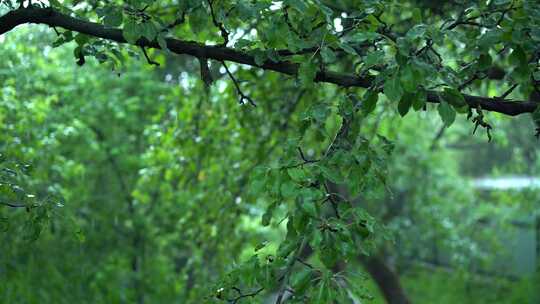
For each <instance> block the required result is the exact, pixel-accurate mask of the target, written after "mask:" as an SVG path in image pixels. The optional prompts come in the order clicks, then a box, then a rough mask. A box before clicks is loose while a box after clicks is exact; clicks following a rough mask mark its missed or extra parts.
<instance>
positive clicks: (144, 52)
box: [141, 46, 159, 66]
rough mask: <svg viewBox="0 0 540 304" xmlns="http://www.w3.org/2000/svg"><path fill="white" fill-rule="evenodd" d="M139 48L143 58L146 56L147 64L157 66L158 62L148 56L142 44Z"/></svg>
mask: <svg viewBox="0 0 540 304" xmlns="http://www.w3.org/2000/svg"><path fill="white" fill-rule="evenodd" d="M141 50H142V52H143V54H144V58H146V61H148V64H151V65H155V66H159V63H157V62H155V61H154V60H152V59H150V57H149V56H148V53H147V52H146V49H145V48H144V47H143V46H141Z"/></svg>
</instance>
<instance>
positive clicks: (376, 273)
mask: <svg viewBox="0 0 540 304" xmlns="http://www.w3.org/2000/svg"><path fill="white" fill-rule="evenodd" d="M359 260H360V262H361V263H362V265H364V267H365V269H366V271H367V272H369V274H370V276H371V277H372V278H373V280H374V281H375V283H377V286H378V287H379V290H380V291H381V293H382V295H383V296H384V298H385V300H386V302H387V303H389V304H409V303H411V301H410V300H409V298H408V297H407V294H406V293H405V291H404V290H403V288H402V287H401V284H400V282H399V276H398V275H397V274H396V273H395V272H394V271H393V270H392V269H391V268H390V267H389V266H388V265H387V264H386V263H385V262H384V260H383V259H382V258H381V257H377V256H369V257H368V256H360V258H359Z"/></svg>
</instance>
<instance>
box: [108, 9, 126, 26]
mask: <svg viewBox="0 0 540 304" xmlns="http://www.w3.org/2000/svg"><path fill="white" fill-rule="evenodd" d="M122 20H123V15H122V11H120V10H116V9H111V10H109V11H107V12H106V14H105V17H104V18H103V23H104V24H105V25H107V26H111V27H118V26H120V25H121V24H122Z"/></svg>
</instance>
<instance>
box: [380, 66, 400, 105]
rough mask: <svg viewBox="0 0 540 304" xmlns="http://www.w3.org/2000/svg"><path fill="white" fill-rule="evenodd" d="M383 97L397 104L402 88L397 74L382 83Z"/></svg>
mask: <svg viewBox="0 0 540 304" xmlns="http://www.w3.org/2000/svg"><path fill="white" fill-rule="evenodd" d="M383 91H384V95H386V97H388V99H389V100H390V101H393V102H398V101H399V100H400V99H401V96H402V95H403V88H402V87H401V84H400V81H399V78H398V73H395V74H394V75H393V76H392V77H390V78H388V79H387V80H386V82H385V83H384V89H383Z"/></svg>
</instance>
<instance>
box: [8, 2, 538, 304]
mask: <svg viewBox="0 0 540 304" xmlns="http://www.w3.org/2000/svg"><path fill="white" fill-rule="evenodd" d="M337 2H339V1H336V3H337ZM425 3H426V4H425V5H427V6H431V5H433V4H432V2H430V1H425ZM198 35H201V36H199V37H198V38H199V39H203V40H204V39H205V36H204V35H207V34H205V32H199V34H198ZM55 39H56V38H55V35H54V33H51V31H50V30H48V29H47V28H46V27H41V26H32V27H20V28H17V29H16V30H14V31H12V32H10V33H9V34H6V35H3V36H1V37H0V42H1V46H0V49H1V53H2V60H0V80H1V83H2V88H1V89H0V128H1V131H0V153H1V156H2V158H1V163H0V166H1V170H2V173H1V179H2V187H3V188H2V189H1V191H2V192H1V193H2V196H1V197H0V198H1V201H0V203H3V204H8V203H9V202H12V203H9V204H12V205H15V207H13V206H12V207H13V208H8V206H2V207H0V230H2V232H1V234H0V281H1V282H2V283H1V284H0V302H1V303H143V302H144V303H205V302H208V301H210V300H209V298H211V297H212V295H213V294H214V292H215V290H212V288H211V286H212V285H211V283H212V282H216V281H217V280H218V279H219V278H220V277H221V276H223V275H224V274H225V273H227V271H229V270H230V269H231V265H234V264H236V263H240V262H241V261H245V260H246V259H249V257H250V256H251V255H252V253H253V251H254V250H255V248H256V247H257V246H258V244H260V243H263V242H268V244H269V245H268V246H267V247H265V248H264V249H263V250H268V252H270V251H272V250H275V249H276V245H275V244H276V242H279V241H280V240H281V239H282V238H283V233H284V229H285V227H284V225H282V223H278V222H277V221H275V222H272V223H271V225H270V226H262V225H261V217H262V216H263V214H264V212H265V209H266V205H267V202H266V201H265V200H264V198H260V197H257V195H253V194H252V193H250V192H249V183H250V176H252V173H253V171H254V169H255V167H256V166H258V165H261V164H265V163H266V164H269V163H270V164H271V163H276V162H278V161H279V160H280V158H281V157H282V156H283V155H284V154H285V152H284V150H285V149H284V146H285V143H286V142H287V141H288V140H289V139H290V138H291V136H293V135H294V134H295V132H298V131H297V130H296V129H295V128H293V127H292V126H294V125H297V124H299V122H300V121H301V120H302V117H303V115H304V114H303V113H304V112H306V111H307V110H308V109H309V105H310V102H311V101H312V100H315V99H326V100H333V99H335V100H337V99H338V97H336V95H337V94H336V90H335V88H334V87H333V86H330V85H321V86H320V87H319V88H317V89H312V90H306V89H299V88H298V86H296V84H295V83H294V81H292V80H286V78H285V77H284V76H282V75H278V74H276V73H266V74H264V77H261V74H260V73H259V71H256V70H254V69H243V70H241V69H239V68H238V66H237V65H234V64H230V65H229V68H230V69H232V70H234V71H235V72H236V73H237V77H238V78H239V79H246V80H247V81H246V82H244V83H242V85H243V87H244V88H245V89H246V92H248V93H249V96H250V97H251V98H252V99H253V100H255V101H256V102H257V107H251V106H249V104H244V105H239V104H238V96H237V91H236V88H235V87H234V85H233V83H231V82H230V80H229V79H227V78H226V73H225V71H224V70H223V68H222V67H220V65H219V64H214V63H211V65H210V69H211V72H212V75H213V76H214V78H215V82H214V84H213V85H212V86H210V87H206V86H205V85H204V83H203V81H201V80H200V77H199V75H198V73H199V65H198V63H197V62H196V61H194V60H193V59H191V58H189V57H184V56H175V55H171V54H167V53H158V52H155V53H154V52H150V55H151V56H153V57H154V58H155V60H156V61H158V62H159V63H160V64H161V65H160V66H159V67H155V66H152V65H149V64H148V63H146V61H145V60H144V58H142V59H141V60H133V59H131V58H128V57H130V55H132V56H136V55H135V54H133V53H130V52H131V51H130V50H121V51H119V52H121V55H122V56H119V58H124V60H125V61H124V62H121V61H119V62H116V63H115V66H114V68H113V66H111V65H109V63H108V62H106V63H99V62H98V61H97V60H95V59H88V60H87V62H86V64H85V65H83V66H80V67H79V66H77V65H76V64H74V63H75V59H74V58H73V49H74V48H75V46H76V44H75V42H71V43H67V44H64V45H62V46H59V47H51V46H50V45H51V43H52V42H53V41H54V40H55ZM474 90H475V91H476V92H478V93H480V94H483V95H493V96H496V95H498V94H500V93H501V92H503V91H504V90H503V88H502V87H499V86H497V85H491V86H481V87H477V88H474ZM434 112H435V111H431V110H429V111H418V112H414V113H412V112H411V113H409V114H408V116H407V117H405V118H402V117H400V115H399V114H398V112H397V111H396V109H395V107H394V106H393V105H392V104H391V103H390V102H388V101H386V102H380V103H379V105H378V107H377V108H376V109H375V112H374V113H373V114H372V115H370V116H368V117H366V118H365V119H364V120H363V121H362V125H361V130H362V133H363V135H364V136H366V137H368V138H376V137H377V134H379V135H383V136H385V138H388V139H389V140H391V141H392V142H393V143H394V145H395V146H394V151H393V153H392V156H391V157H390V159H389V160H388V177H387V185H386V186H381V185H378V186H374V187H373V189H372V190H370V191H368V192H365V193H364V194H362V197H361V200H362V204H363V207H364V208H365V209H366V210H367V211H368V212H369V214H370V215H371V216H373V217H374V218H375V220H377V222H379V223H381V224H382V225H384V227H385V228H384V230H385V231H386V232H385V234H386V235H387V236H388V237H387V238H381V239H377V240H376V241H375V242H374V243H375V244H374V245H373V247H372V249H370V256H373V257H379V258H381V259H383V260H384V261H385V263H386V264H387V265H388V269H390V270H391V271H392V275H393V276H394V277H395V278H396V279H398V280H399V281H400V282H401V285H402V286H403V288H404V290H405V292H406V294H407V295H408V297H409V299H410V301H411V302H413V303H540V289H539V288H538V286H540V273H539V268H538V267H539V266H538V265H539V263H540V218H539V216H540V214H539V210H540V209H539V204H540V182H539V180H538V179H539V178H540V161H539V153H538V147H539V142H538V140H537V139H536V138H534V136H533V135H534V128H535V127H534V123H533V122H532V120H531V119H530V117H528V116H518V117H513V118H509V117H506V116H503V115H500V114H491V113H490V114H486V115H487V116H488V118H489V122H490V124H491V125H492V126H493V131H492V132H493V140H492V141H491V142H488V139H487V136H486V134H485V131H484V130H478V132H477V133H476V134H474V135H472V134H471V133H472V129H473V125H472V124H471V123H470V122H469V121H467V120H466V119H465V118H464V117H458V118H457V120H456V123H454V125H452V127H451V128H444V124H443V123H442V122H441V119H440V118H439V117H438V116H437V115H436V114H435V113H434ZM321 128H326V129H328V130H332V129H335V128H336V125H335V121H333V120H332V119H330V118H329V119H328V120H327V121H326V122H325V123H324V124H323V125H321ZM329 132H330V131H329ZM315 137H316V135H313V139H312V142H315V141H316V139H315ZM308 144H309V141H308ZM306 153H307V154H308V155H312V154H313V152H310V151H309V150H308V151H307V152H306ZM518 177H519V178H518ZM523 180H525V182H523ZM520 181H521V182H520ZM9 183H13V184H17V185H19V186H20V191H19V192H17V191H13V188H9V189H8V188H6V187H5V185H6V184H9ZM494 184H495V185H494ZM486 185H487V186H486ZM277 212H278V213H279V212H280V211H279V210H278V211H277ZM313 259H315V260H314V261H312V262H313V263H317V261H316V258H313ZM369 265H370V264H369V263H365V261H362V260H361V258H360V259H359V260H358V261H351V262H350V263H349V264H348V265H347V268H346V269H345V270H344V271H345V272H350V273H351V274H354V275H353V276H352V278H353V279H352V280H353V281H354V284H356V285H358V286H361V287H362V289H364V291H363V294H364V295H365V299H363V300H362V303H364V302H365V303H383V302H384V298H383V296H382V295H381V293H380V290H379V288H380V287H381V286H378V285H377V282H376V280H374V279H373V278H372V277H371V276H370V275H369V269H366V267H369ZM369 298H373V299H371V300H370V299H369ZM246 301H247V302H246V303H251V302H250V301H253V303H255V301H256V300H255V299H247V300H246ZM260 301H264V299H261V300H260ZM261 303H265V302H261Z"/></svg>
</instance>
